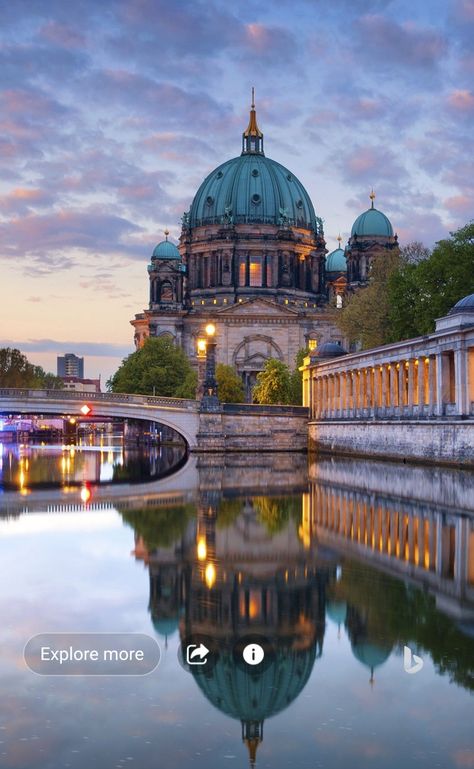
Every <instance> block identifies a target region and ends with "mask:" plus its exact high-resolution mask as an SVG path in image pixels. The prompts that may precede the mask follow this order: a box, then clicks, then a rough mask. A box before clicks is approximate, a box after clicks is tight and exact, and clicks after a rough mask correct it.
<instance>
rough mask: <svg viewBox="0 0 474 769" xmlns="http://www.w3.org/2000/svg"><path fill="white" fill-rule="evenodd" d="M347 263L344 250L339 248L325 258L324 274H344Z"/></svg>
mask: <svg viewBox="0 0 474 769" xmlns="http://www.w3.org/2000/svg"><path fill="white" fill-rule="evenodd" d="M346 271H347V262H346V255H345V253H344V249H343V248H341V247H340V246H339V248H336V249H335V250H334V251H331V253H330V254H328V255H327V256H326V272H346Z"/></svg>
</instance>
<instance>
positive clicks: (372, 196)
mask: <svg viewBox="0 0 474 769" xmlns="http://www.w3.org/2000/svg"><path fill="white" fill-rule="evenodd" d="M369 198H370V199H371V201H372V205H371V208H373V207H374V200H375V192H374V188H373V187H372V191H371V193H370V195H369Z"/></svg>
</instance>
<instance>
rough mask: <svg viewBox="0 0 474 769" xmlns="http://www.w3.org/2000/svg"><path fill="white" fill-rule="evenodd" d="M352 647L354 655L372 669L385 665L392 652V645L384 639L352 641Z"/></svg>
mask: <svg viewBox="0 0 474 769" xmlns="http://www.w3.org/2000/svg"><path fill="white" fill-rule="evenodd" d="M351 647H352V653H353V655H354V657H355V658H356V659H357V660H359V662H361V663H362V664H363V665H365V666H366V667H368V668H370V669H371V670H373V669H374V668H377V667H379V665H383V663H384V662H386V661H387V660H388V658H389V657H390V654H391V653H392V646H391V645H390V644H388V643H387V642H383V641H381V642H380V643H370V641H362V642H359V643H352V644H351Z"/></svg>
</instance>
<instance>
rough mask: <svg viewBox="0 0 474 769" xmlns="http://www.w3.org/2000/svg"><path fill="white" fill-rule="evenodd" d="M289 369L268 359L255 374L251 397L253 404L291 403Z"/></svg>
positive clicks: (272, 359) (277, 361) (274, 360)
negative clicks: (255, 381) (255, 382)
mask: <svg viewBox="0 0 474 769" xmlns="http://www.w3.org/2000/svg"><path fill="white" fill-rule="evenodd" d="M290 376H291V375H290V369H289V368H288V366H287V365H286V363H282V361H280V360H277V359H276V358H268V360H267V361H266V363H265V368H264V369H263V371H260V372H259V373H258V374H257V384H256V385H255V387H254V388H253V391H252V395H253V400H254V402H255V403H283V404H284V403H291V378H290Z"/></svg>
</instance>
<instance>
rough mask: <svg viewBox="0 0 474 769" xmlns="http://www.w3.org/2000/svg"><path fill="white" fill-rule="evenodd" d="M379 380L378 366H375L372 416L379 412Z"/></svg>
mask: <svg viewBox="0 0 474 769" xmlns="http://www.w3.org/2000/svg"><path fill="white" fill-rule="evenodd" d="M380 388H381V381H380V367H379V366H375V371H374V417H376V416H377V415H378V414H379V404H380V402H381V391H380Z"/></svg>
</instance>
